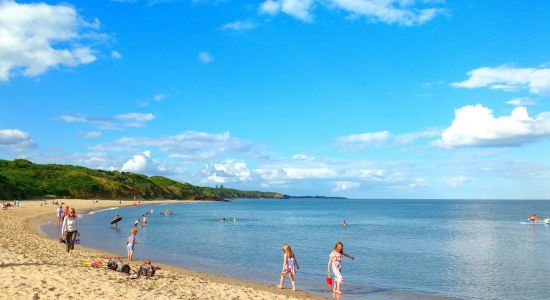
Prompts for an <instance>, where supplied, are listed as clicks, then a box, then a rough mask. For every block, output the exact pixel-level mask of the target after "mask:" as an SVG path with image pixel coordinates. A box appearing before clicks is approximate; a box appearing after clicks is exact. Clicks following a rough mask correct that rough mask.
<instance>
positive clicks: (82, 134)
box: [78, 131, 101, 139]
mask: <svg viewBox="0 0 550 300" xmlns="http://www.w3.org/2000/svg"><path fill="white" fill-rule="evenodd" d="M78 136H79V137H82V138H87V139H93V138H97V137H100V136H101V131H89V132H79V133H78Z"/></svg>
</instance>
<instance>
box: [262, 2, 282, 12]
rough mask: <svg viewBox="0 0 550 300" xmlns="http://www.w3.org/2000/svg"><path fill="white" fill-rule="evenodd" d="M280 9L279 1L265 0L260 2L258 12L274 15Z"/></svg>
mask: <svg viewBox="0 0 550 300" xmlns="http://www.w3.org/2000/svg"><path fill="white" fill-rule="evenodd" d="M280 9H281V4H280V3H279V1H273V0H266V1H264V2H262V4H260V8H259V11H260V13H264V14H269V15H276V14H278V13H279V10H280Z"/></svg>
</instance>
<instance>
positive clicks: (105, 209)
mask: <svg viewBox="0 0 550 300" xmlns="http://www.w3.org/2000/svg"><path fill="white" fill-rule="evenodd" d="M118 208H119V207H118V206H115V207H109V208H104V209H100V210H95V211H91V212H89V213H88V214H89V215H93V214H95V213H98V212H102V211H108V210H113V209H118Z"/></svg>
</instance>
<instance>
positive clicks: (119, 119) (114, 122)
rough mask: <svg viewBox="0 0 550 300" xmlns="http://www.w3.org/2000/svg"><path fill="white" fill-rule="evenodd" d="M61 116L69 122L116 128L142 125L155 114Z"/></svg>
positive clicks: (110, 128) (107, 128)
mask: <svg viewBox="0 0 550 300" xmlns="http://www.w3.org/2000/svg"><path fill="white" fill-rule="evenodd" d="M59 118H60V119H61V120H62V121H65V122H68V123H88V124H93V125H96V126H98V127H99V128H101V129H106V130H114V129H121V128H123V127H142V126H144V125H145V123H146V122H149V121H152V120H154V119H155V116H154V115H153V114H152V113H127V114H118V115H115V116H113V117H94V116H85V115H62V116H60V117H59Z"/></svg>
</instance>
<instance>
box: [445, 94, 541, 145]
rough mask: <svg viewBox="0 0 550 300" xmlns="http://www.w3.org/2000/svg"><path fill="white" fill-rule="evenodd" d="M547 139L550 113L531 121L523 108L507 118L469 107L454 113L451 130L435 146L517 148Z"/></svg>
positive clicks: (486, 109)
mask: <svg viewBox="0 0 550 300" xmlns="http://www.w3.org/2000/svg"><path fill="white" fill-rule="evenodd" d="M548 137H550V112H545V113H540V114H538V115H537V116H535V117H534V118H532V117H530V116H529V115H528V113H527V109H526V108H525V107H522V106H518V107H516V108H514V110H513V111H512V114H511V115H510V116H503V117H494V116H493V112H492V111H491V110H490V109H489V108H486V107H484V106H482V105H479V104H478V105H475V106H472V105H468V106H464V107H462V108H459V109H457V110H456V111H455V119H454V121H453V122H452V124H451V126H450V127H449V128H447V129H446V130H445V131H444V132H443V134H442V135H441V139H440V140H438V141H436V142H435V144H436V145H438V146H441V147H444V148H456V147H480V146H481V147H483V146H495V147H497V146H520V145H523V144H525V143H531V142H535V141H538V140H541V139H544V138H548Z"/></svg>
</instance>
